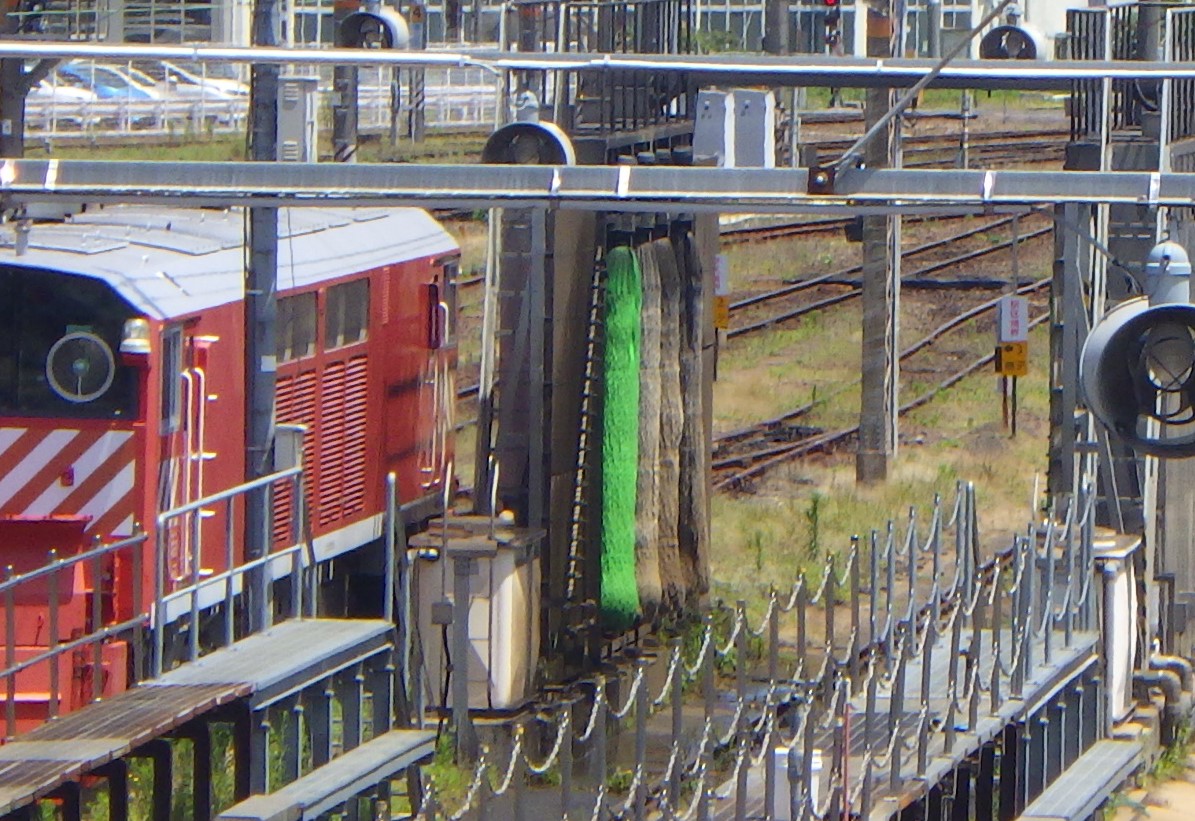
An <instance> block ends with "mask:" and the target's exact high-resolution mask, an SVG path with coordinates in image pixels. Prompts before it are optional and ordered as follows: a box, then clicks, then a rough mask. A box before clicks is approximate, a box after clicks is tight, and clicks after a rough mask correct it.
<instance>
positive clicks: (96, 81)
mask: <svg viewBox="0 0 1195 821" xmlns="http://www.w3.org/2000/svg"><path fill="white" fill-rule="evenodd" d="M58 72H59V73H60V74H65V75H67V76H68V77H74V78H76V79H78V80H79V81H80V82H82V83H83V85H84V86H86V87H87V88H90V89H91V90H92V91H94V92H95V94H96V96H97V97H99V98H100V99H101V100H160V99H162V94H161V92H160V91H158V89H156V88H154V87H152V86H146V85H144V84H142V83H139V82H137V81H136V80H135V79H134V78H133V77H132V76H130V75H129V74H127V73H126V72H124V71H121V70H120V68H118V67H116V66H105V65H98V64H96V63H88V62H72V63H67V64H66V65H63V66H59V67H58Z"/></svg>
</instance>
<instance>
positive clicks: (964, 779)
mask: <svg viewBox="0 0 1195 821" xmlns="http://www.w3.org/2000/svg"><path fill="white" fill-rule="evenodd" d="M972 817H973V816H972V815H971V765H970V764H969V763H967V762H963V763H962V764H960V765H959V766H958V768H956V769H955V771H954V796H953V797H952V798H951V800H950V821H971V819H972Z"/></svg>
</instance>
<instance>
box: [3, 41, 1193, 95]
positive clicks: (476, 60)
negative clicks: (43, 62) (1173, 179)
mask: <svg viewBox="0 0 1195 821" xmlns="http://www.w3.org/2000/svg"><path fill="white" fill-rule="evenodd" d="M0 57H18V58H23V59H28V60H35V59H43V58H57V59H96V60H184V61H194V62H200V63H228V62H232V63H252V64H258V65H260V64H274V65H287V64H308V65H346V66H396V67H400V68H436V67H448V68H465V67H475V68H480V69H483V70H486V71H491V72H494V73H496V74H497V73H503V72H508V71H650V72H654V73H659V72H683V73H686V74H690V75H692V76H693V77H695V78H696V79H698V80H699V81H700V82H703V83H724V84H737V83H742V84H748V85H763V84H769V83H770V84H774V85H832V86H840V87H856V88H882V87H906V86H909V87H911V86H913V85H915V84H917V83H918V82H919V81H921V80H922V79H924V78H925V77H926V76H927V75H929V74H930V73H931V72H932V71H933V70H934V68H935V66H936V65H937V64H938V61H937V60H932V59H909V58H899V57H897V58H886V57H885V58H873V57H831V56H820V55H819V56H811V57H796V56H783V57H779V56H772V55H745V54H733V55H666V54H602V53H588V52H557V53H549V52H537V53H526V52H523V53H520V52H505V51H498V50H493V51H465V50H448V51H391V50H385V49H324V48H266V47H249V46H212V45H174V46H167V45H118V44H111V43H77V42H76V43H72V42H47V41H45V40H24V41H22V40H7V41H2V42H0ZM1104 79H1113V80H1167V79H1170V80H1190V79H1195V65H1192V64H1190V63H1181V62H1169V61H1163V60H1152V61H1151V60H1055V61H1052V62H1049V63H1039V62H1035V61H1028V60H954V61H952V62H951V63H950V64H949V65H947V66H945V67H944V68H942V69H941V70H940V73H939V74H938V75H937V77H936V78H935V79H934V81H933V82H932V83H931V85H932V86H934V87H937V88H992V89H996V88H1010V89H1032V90H1053V91H1069V90H1070V89H1071V87H1072V83H1074V82H1075V81H1077V80H1104Z"/></svg>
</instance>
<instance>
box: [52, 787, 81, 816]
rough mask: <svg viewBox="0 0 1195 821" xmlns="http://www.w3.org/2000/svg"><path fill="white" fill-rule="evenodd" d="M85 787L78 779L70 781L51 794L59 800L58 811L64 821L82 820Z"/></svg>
mask: <svg viewBox="0 0 1195 821" xmlns="http://www.w3.org/2000/svg"><path fill="white" fill-rule="evenodd" d="M82 792H83V788H82V786H81V785H80V784H79V782H78V781H68V782H67V783H66V784H63V785H62V786H61V787H59V788H58V789H56V790H55V791H54V792H53V793H51V794H50V796H51V797H52V798H57V799H58V801H59V805H58V811H59V813H60V815H59V817H60V818H61V819H62V821H82V817H83V800H82V799H83V796H82Z"/></svg>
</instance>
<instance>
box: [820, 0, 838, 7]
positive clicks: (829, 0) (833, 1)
mask: <svg viewBox="0 0 1195 821" xmlns="http://www.w3.org/2000/svg"><path fill="white" fill-rule="evenodd" d="M822 4H823V5H826V6H830V7H834V6H837V5H838V0H822Z"/></svg>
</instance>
